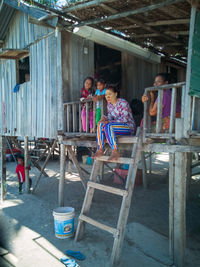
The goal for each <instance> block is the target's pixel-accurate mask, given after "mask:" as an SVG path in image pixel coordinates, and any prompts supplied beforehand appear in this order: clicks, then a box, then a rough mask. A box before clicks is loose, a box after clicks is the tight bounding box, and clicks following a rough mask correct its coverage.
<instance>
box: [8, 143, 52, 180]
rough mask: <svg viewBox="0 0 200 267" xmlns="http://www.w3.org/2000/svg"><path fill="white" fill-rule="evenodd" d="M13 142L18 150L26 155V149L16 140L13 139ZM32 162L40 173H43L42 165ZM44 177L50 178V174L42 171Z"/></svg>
mask: <svg viewBox="0 0 200 267" xmlns="http://www.w3.org/2000/svg"><path fill="white" fill-rule="evenodd" d="M12 142H13V143H14V144H15V145H16V147H17V148H19V149H20V151H21V152H22V153H23V154H24V149H23V148H22V147H21V145H20V144H19V143H18V142H17V141H16V140H15V139H12ZM30 161H31V162H32V163H33V165H34V166H35V167H36V168H37V169H38V170H39V171H42V168H41V167H40V165H39V164H38V163H37V161H35V160H33V159H31V158H30ZM42 173H43V175H44V176H45V177H48V174H47V173H46V172H45V171H44V170H43V171H42Z"/></svg>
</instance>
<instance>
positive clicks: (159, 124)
mask: <svg viewBox="0 0 200 267" xmlns="http://www.w3.org/2000/svg"><path fill="white" fill-rule="evenodd" d="M162 101H163V90H158V108H157V118H156V133H160V132H161V130H162Z"/></svg>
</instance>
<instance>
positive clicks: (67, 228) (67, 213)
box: [53, 207, 75, 239]
mask: <svg viewBox="0 0 200 267" xmlns="http://www.w3.org/2000/svg"><path fill="white" fill-rule="evenodd" d="M74 215H75V210H74V208H71V207H59V208H55V209H54V210H53V216H54V229H55V236H56V237H58V238H61V239H65V238H68V237H71V236H73V235H74Z"/></svg>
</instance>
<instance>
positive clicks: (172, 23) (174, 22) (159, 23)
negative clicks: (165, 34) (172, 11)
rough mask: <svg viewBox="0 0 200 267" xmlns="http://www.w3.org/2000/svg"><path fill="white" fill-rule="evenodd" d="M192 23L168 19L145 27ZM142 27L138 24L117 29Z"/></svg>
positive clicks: (185, 20) (187, 20) (186, 20)
mask: <svg viewBox="0 0 200 267" xmlns="http://www.w3.org/2000/svg"><path fill="white" fill-rule="evenodd" d="M189 23H190V19H168V20H158V21H154V22H148V23H145V24H144V25H146V26H152V27H156V26H163V25H179V24H181V25H182V24H189ZM139 27H140V26H139V25H138V24H135V25H123V26H119V27H117V29H118V30H127V29H135V28H139Z"/></svg>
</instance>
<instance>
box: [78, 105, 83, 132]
mask: <svg viewBox="0 0 200 267" xmlns="http://www.w3.org/2000/svg"><path fill="white" fill-rule="evenodd" d="M78 110H79V114H78V117H79V132H80V133H81V132H82V120H81V112H82V110H81V104H79V107H78Z"/></svg>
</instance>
